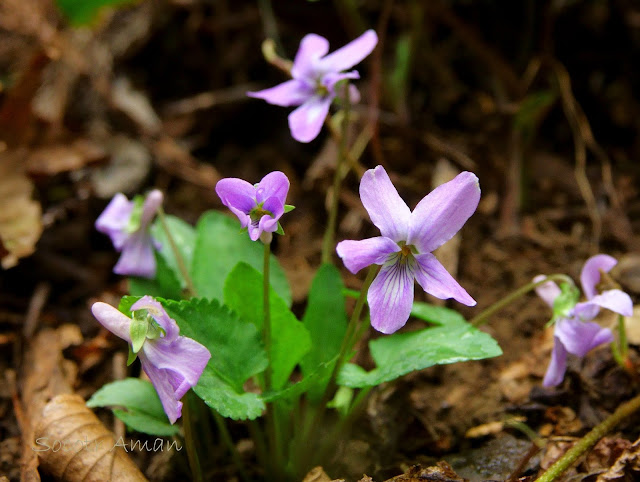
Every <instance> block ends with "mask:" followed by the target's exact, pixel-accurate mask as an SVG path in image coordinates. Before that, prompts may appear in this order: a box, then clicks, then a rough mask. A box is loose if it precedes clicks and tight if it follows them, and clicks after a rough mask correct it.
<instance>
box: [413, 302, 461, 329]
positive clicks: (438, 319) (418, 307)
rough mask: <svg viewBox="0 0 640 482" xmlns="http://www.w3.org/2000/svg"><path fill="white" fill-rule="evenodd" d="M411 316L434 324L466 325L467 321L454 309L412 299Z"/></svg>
mask: <svg viewBox="0 0 640 482" xmlns="http://www.w3.org/2000/svg"><path fill="white" fill-rule="evenodd" d="M411 316H414V317H415V318H418V319H420V320H423V321H428V322H430V323H434V324H436V325H443V326H451V325H466V323H467V321H466V320H465V319H464V317H463V316H462V315H461V314H460V313H458V312H457V311H455V310H452V309H449V308H445V307H444V306H435V305H430V304H428V303H422V302H420V301H414V302H413V307H412V308H411Z"/></svg>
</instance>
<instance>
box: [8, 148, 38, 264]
mask: <svg viewBox="0 0 640 482" xmlns="http://www.w3.org/2000/svg"><path fill="white" fill-rule="evenodd" d="M24 154H25V151H24V150H22V149H20V150H12V151H5V152H0V206H2V209H1V210H0V256H1V264H2V267H3V268H4V269H8V268H11V267H13V266H15V265H16V264H18V260H19V259H20V258H23V257H25V256H29V255H30V254H31V253H33V252H34V251H35V245H36V242H37V241H38V239H39V238H40V235H41V234H42V220H41V217H42V216H41V214H42V210H41V208H40V204H39V203H38V202H37V201H34V200H33V199H31V193H32V191H33V185H32V183H31V181H30V180H29V179H28V178H27V177H26V176H25V174H24V171H23V167H22V163H21V162H20V159H21V158H23V157H24Z"/></svg>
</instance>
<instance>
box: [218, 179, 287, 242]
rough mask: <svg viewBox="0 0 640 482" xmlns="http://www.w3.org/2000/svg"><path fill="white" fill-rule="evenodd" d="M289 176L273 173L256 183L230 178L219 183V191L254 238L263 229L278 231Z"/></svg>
mask: <svg viewBox="0 0 640 482" xmlns="http://www.w3.org/2000/svg"><path fill="white" fill-rule="evenodd" d="M288 192H289V179H288V178H287V176H286V175H285V174H284V173H282V172H280V171H274V172H270V173H269V174H267V175H266V176H264V177H263V178H262V180H261V181H260V182H259V183H258V184H256V185H251V184H249V183H248V182H247V181H244V180H242V179H238V178H234V177H228V178H225V179H221V180H220V181H218V183H217V184H216V193H217V194H218V196H219V197H220V200H221V201H222V204H224V205H225V206H227V207H228V208H229V209H230V210H231V212H232V213H233V214H235V215H236V216H237V217H238V219H239V220H240V224H241V225H242V227H243V228H247V229H248V231H249V237H250V238H251V240H252V241H256V240H257V239H258V238H260V235H261V234H262V233H263V232H267V233H273V232H275V231H278V220H279V219H280V217H281V216H282V215H283V214H284V213H285V208H286V206H285V203H284V202H285V200H286V199H287V193H288Z"/></svg>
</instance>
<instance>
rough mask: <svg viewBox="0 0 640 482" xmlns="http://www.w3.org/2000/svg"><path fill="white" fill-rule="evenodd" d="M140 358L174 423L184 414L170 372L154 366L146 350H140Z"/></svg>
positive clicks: (170, 419) (165, 410)
mask: <svg viewBox="0 0 640 482" xmlns="http://www.w3.org/2000/svg"><path fill="white" fill-rule="evenodd" d="M145 345H146V343H145ZM138 358H140V363H142V369H143V370H144V372H145V373H146V374H147V376H148V377H149V380H151V383H152V384H153V388H155V389H156V392H157V393H158V397H159V398H160V402H161V403H162V408H163V409H164V413H166V414H167V417H168V418H169V421H170V422H171V423H172V424H174V423H176V420H178V419H179V418H180V417H181V416H182V402H181V401H180V400H178V399H177V398H176V396H175V390H174V388H173V385H172V384H171V382H170V381H169V373H168V372H167V370H161V369H159V368H157V367H155V366H153V364H152V363H151V362H150V361H149V360H147V358H146V356H145V355H144V351H140V352H138Z"/></svg>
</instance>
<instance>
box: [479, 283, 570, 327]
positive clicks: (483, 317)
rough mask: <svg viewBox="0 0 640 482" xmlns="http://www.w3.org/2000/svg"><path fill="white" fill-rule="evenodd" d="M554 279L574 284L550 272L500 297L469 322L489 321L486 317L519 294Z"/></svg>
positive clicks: (522, 294)
mask: <svg viewBox="0 0 640 482" xmlns="http://www.w3.org/2000/svg"><path fill="white" fill-rule="evenodd" d="M555 280H558V281H564V282H565V283H569V284H571V285H573V284H574V283H573V280H572V279H571V278H569V277H568V276H567V275H565V274H552V275H549V276H547V277H546V278H545V279H543V280H541V281H538V282H533V281H532V282H531V283H527V284H526V285H524V286H523V287H521V288H519V289H517V290H516V291H514V292H513V293H511V294H510V295H508V296H506V297H504V298H502V299H501V300H500V301H498V302H496V303H494V304H492V305H491V306H489V307H488V308H487V309H485V310H484V311H482V313H480V314H479V315H478V316H476V317H475V318H473V319H472V320H470V321H469V323H471V324H472V325H474V326H482V325H484V324H485V323H486V322H487V321H489V320H488V318H489V317H490V316H491V315H493V314H494V313H495V312H497V311H500V310H501V309H502V308H504V307H505V306H507V305H509V304H511V303H513V302H514V301H515V300H517V299H518V298H520V297H521V296H524V295H526V294H527V293H528V292H529V291H532V290H534V289H536V288H537V287H538V286H540V285H542V284H544V283H546V282H547V281H555Z"/></svg>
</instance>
